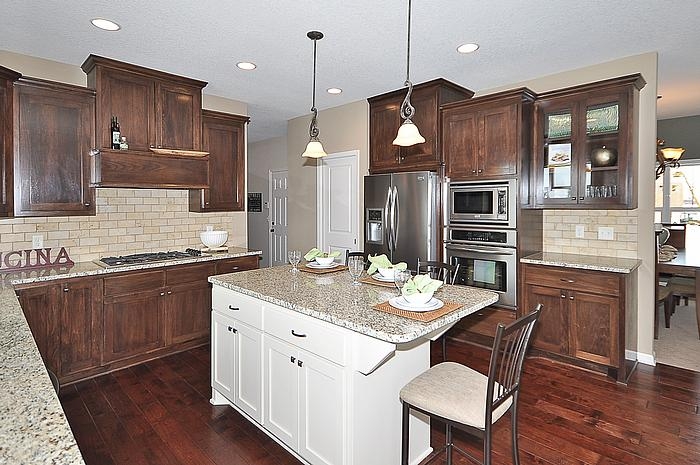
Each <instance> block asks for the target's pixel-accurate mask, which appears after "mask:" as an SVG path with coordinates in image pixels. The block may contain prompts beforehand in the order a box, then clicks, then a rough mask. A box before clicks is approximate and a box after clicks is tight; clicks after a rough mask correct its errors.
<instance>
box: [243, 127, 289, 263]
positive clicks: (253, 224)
mask: <svg viewBox="0 0 700 465" xmlns="http://www.w3.org/2000/svg"><path fill="white" fill-rule="evenodd" d="M284 169H287V136H281V137H275V138H273V139H267V140H263V141H260V142H255V143H252V144H250V145H249V146H248V192H260V193H262V200H263V210H262V212H260V213H255V212H248V246H249V247H251V248H253V249H258V250H262V251H263V258H262V262H261V264H260V266H270V232H269V230H268V227H269V223H268V216H269V214H270V210H269V208H265V205H266V203H267V202H269V200H270V193H269V173H270V170H284Z"/></svg>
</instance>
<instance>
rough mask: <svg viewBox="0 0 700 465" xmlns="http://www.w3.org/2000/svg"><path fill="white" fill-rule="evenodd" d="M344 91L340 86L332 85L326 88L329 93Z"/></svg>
mask: <svg viewBox="0 0 700 465" xmlns="http://www.w3.org/2000/svg"><path fill="white" fill-rule="evenodd" d="M342 91H343V89H339V88H338V87H331V88H330V89H326V92H328V93H329V94H339V93H341V92H342Z"/></svg>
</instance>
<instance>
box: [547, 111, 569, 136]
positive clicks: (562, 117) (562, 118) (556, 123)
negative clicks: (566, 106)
mask: <svg viewBox="0 0 700 465" xmlns="http://www.w3.org/2000/svg"><path fill="white" fill-rule="evenodd" d="M547 137H548V138H549V139H558V138H562V137H571V113H559V114H556V115H547Z"/></svg>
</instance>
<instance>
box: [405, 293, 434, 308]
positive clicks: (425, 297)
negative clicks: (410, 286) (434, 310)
mask: <svg viewBox="0 0 700 465" xmlns="http://www.w3.org/2000/svg"><path fill="white" fill-rule="evenodd" d="M403 298H404V299H406V302H408V303H409V305H425V304H427V303H428V302H430V299H432V298H433V293H432V292H427V293H424V292H416V293H415V294H411V295H404V296H403Z"/></svg>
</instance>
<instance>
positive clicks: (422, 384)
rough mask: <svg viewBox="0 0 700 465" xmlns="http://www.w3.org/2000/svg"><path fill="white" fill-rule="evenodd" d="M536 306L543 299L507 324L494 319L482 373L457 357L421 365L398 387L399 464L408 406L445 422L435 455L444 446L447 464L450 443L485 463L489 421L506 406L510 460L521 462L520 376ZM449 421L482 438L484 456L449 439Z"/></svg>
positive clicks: (405, 457)
mask: <svg viewBox="0 0 700 465" xmlns="http://www.w3.org/2000/svg"><path fill="white" fill-rule="evenodd" d="M541 310H542V304H538V305H537V307H536V308H535V310H533V311H532V312H530V313H529V314H527V315H525V316H523V317H521V318H519V319H517V320H515V321H514V322H513V323H511V324H509V325H508V326H505V325H503V324H502V323H499V324H498V326H497V329H496V336H495V338H494V341H493V347H492V349H491V359H490V362H489V370H488V374H487V375H484V374H482V373H480V372H478V371H476V370H473V369H471V368H469V367H467V366H465V365H462V364H459V363H455V362H443V363H439V364H437V365H435V366H433V367H431V368H429V369H428V370H426V371H424V372H423V373H422V374H420V375H418V376H417V377H416V378H414V379H413V380H412V381H411V382H409V383H408V384H407V385H405V386H404V387H403V388H402V389H401V392H400V393H399V397H400V398H401V401H402V402H403V412H402V422H401V465H408V447H409V444H408V438H409V416H410V412H411V410H415V411H418V412H421V413H423V414H425V415H428V416H429V417H430V418H431V419H432V418H436V419H438V420H441V421H443V422H445V424H446V431H445V436H446V441H445V447H443V448H442V449H440V450H439V451H437V452H436V454H435V455H437V454H439V453H441V452H442V451H443V450H444V451H446V452H447V464H448V465H451V464H452V451H453V449H455V450H457V452H459V453H460V454H462V455H464V456H465V457H467V458H469V459H470V460H474V461H476V462H477V463H483V464H484V465H490V464H491V432H492V427H493V424H494V423H496V422H497V421H498V420H499V419H500V418H502V417H503V415H504V414H505V413H506V412H508V411H509V410H510V412H511V415H510V418H511V432H512V442H513V444H512V447H513V463H514V464H515V465H518V464H519V463H520V460H519V456H518V455H519V454H518V395H519V392H520V376H521V374H522V370H523V360H524V358H525V353H526V351H527V348H528V343H529V341H530V335H531V334H532V330H533V328H534V326H535V323H537V318H538V317H539V315H540V312H541ZM452 427H457V428H459V429H462V430H464V431H466V432H467V433H469V434H472V435H474V436H476V437H478V438H480V439H482V440H483V450H484V458H483V461H480V460H479V459H478V458H477V457H475V456H473V455H472V454H470V453H468V452H467V451H464V450H462V449H460V448H458V447H457V446H455V445H454V443H453V442H452ZM435 455H434V456H433V458H434V457H435Z"/></svg>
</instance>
